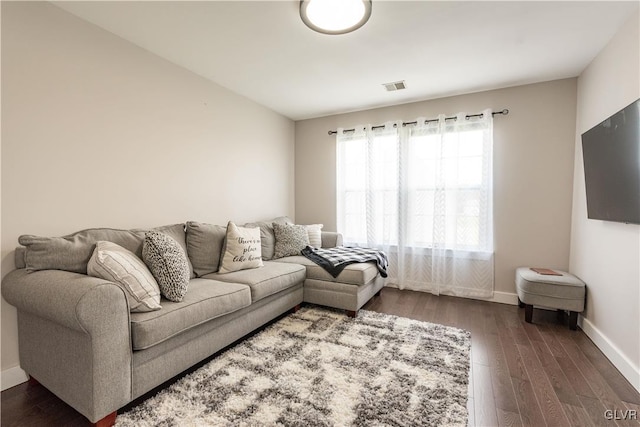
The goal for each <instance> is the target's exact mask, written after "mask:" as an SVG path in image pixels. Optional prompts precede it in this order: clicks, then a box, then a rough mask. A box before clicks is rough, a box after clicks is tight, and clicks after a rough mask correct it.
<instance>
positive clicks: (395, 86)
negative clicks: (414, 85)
mask: <svg viewBox="0 0 640 427" xmlns="http://www.w3.org/2000/svg"><path fill="white" fill-rule="evenodd" d="M382 86H384V88H385V89H386V90H387V92H393V91H394V90H401V89H406V88H407V86H406V85H405V84H404V80H400V81H399V82H392V83H384V84H383V85H382Z"/></svg>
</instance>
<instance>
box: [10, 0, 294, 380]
mask: <svg viewBox="0 0 640 427" xmlns="http://www.w3.org/2000/svg"><path fill="white" fill-rule="evenodd" d="M293 156H294V124H293V122H292V121H291V120H289V119H287V118H285V117H283V116H281V115H279V114H276V113H275V112H273V111H271V110H269V109H267V108H264V107H262V106H260V105H258V104H256V103H254V102H252V101H249V100H248V99H246V98H244V97H241V96H239V95H237V94H234V93H233V92H230V91H229V90H227V89H225V88H222V87H221V86H218V85H216V84H214V83H211V82H210V81H208V80H205V79H203V78H201V77H199V76H197V75H195V74H193V73H191V72H188V71H186V70H184V69H182V68H180V67H178V66H176V65H173V64H171V63H169V62H167V61H165V60H163V59H161V58H159V57H157V56H154V55H152V54H150V53H149V52H147V51H144V50H142V49H140V48H138V47H136V46H134V45H132V44H130V43H128V42H126V41H124V40H122V39H120V38H118V37H116V36H114V35H112V34H111V33H108V32H106V31H104V30H101V29H99V28H98V27H95V26H93V25H91V24H89V23H87V22H85V21H82V20H80V19H78V18H76V17H74V16H72V15H70V14H68V13H67V12H64V11H63V10H61V9H59V8H57V7H55V6H53V5H51V4H49V3H31V2H2V240H1V251H2V253H1V256H2V276H3V277H4V275H6V273H7V272H9V271H10V270H12V269H13V268H14V262H13V249H14V248H15V246H17V244H18V236H19V235H21V234H27V233H29V234H37V235H45V236H56V235H64V234H67V233H71V232H74V231H77V230H81V229H83V228H89V227H114V228H132V227H153V226H159V225H163V224H169V223H176V222H184V221H187V220H198V221H203V222H212V223H216V224H226V222H227V221H228V220H235V221H238V222H241V223H243V222H246V221H249V220H261V219H268V218H272V217H274V216H279V215H290V216H293V213H294V202H293V200H294V199H293V198H294V192H293V185H294V157H293ZM17 346H18V343H17V327H16V313H15V309H14V308H13V307H12V306H10V305H9V304H7V303H6V302H5V301H4V299H3V300H2V363H1V365H2V371H3V383H5V377H7V376H10V375H9V374H7V375H4V374H5V373H7V372H9V373H10V372H15V370H13V371H11V370H10V368H13V367H15V366H17V365H18V349H17Z"/></svg>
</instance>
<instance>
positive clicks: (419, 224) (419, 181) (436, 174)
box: [337, 116, 493, 252]
mask: <svg viewBox="0 0 640 427" xmlns="http://www.w3.org/2000/svg"><path fill="white" fill-rule="evenodd" d="M486 122H487V121H486V120H482V119H480V120H466V119H465V118H464V117H462V118H461V119H460V118H459V119H458V120H455V121H453V120H445V118H444V116H442V117H441V119H440V120H438V122H437V123H435V122H433V123H431V122H430V123H427V124H425V125H417V126H414V127H410V126H407V127H403V126H402V125H401V124H396V125H395V126H394V125H393V124H391V123H387V124H386V125H385V127H384V129H379V130H378V129H376V130H373V129H371V128H370V127H369V128H364V129H358V130H357V131H355V132H351V133H347V134H344V133H342V132H339V133H338V137H337V138H338V140H337V141H338V156H337V158H338V165H337V166H338V167H337V169H338V176H337V193H338V203H337V205H338V229H339V231H341V232H342V233H343V234H344V237H345V242H348V243H349V244H357V245H361V246H385V245H386V246H399V245H400V246H402V245H404V246H410V247H412V248H439V249H449V250H460V251H470V252H474V251H486V252H491V251H492V250H493V232H492V225H491V221H492V212H491V211H492V197H491V193H492V182H491V176H492V166H491V162H492V132H491V126H489V125H487V123H486Z"/></svg>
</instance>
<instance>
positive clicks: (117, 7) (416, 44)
mask: <svg viewBox="0 0 640 427" xmlns="http://www.w3.org/2000/svg"><path fill="white" fill-rule="evenodd" d="M54 4H56V5H58V6H59V7H61V8H63V9H65V10H67V11H69V12H71V13H73V14H75V15H77V16H79V17H81V18H83V19H85V20H87V21H89V22H92V23H94V24H96V25H98V26H100V27H102V28H104V29H106V30H108V31H110V32H112V33H114V34H116V35H118V36H120V37H122V38H124V39H126V40H129V41H130V42H132V43H134V44H136V45H138V46H141V47H142V48H144V49H147V50H149V51H150V52H153V53H155V54H157V55H159V56H161V57H163V58H165V59H167V60H169V61H171V62H173V63H175V64H178V65H180V66H182V67H184V68H186V69H188V70H191V71H193V72H194V73H196V74H199V75H201V76H203V77H205V78H207V79H210V80H212V81H214V82H216V83H218V84H220V85H222V86H224V87H226V88H228V89H231V90H232V91H234V92H236V93H239V94H242V95H244V96H246V97H247V98H250V99H252V100H254V101H256V102H258V103H260V104H262V105H265V106H267V107H269V108H271V109H273V110H275V111H277V112H279V113H281V114H283V115H285V116H287V117H289V118H291V119H294V120H300V119H306V118H312V117H320V116H326V115H330V114H335V113H342V112H347V111H355V110H362V109H368V108H373V107H381V106H387V105H395V104H402V103H406V102H411V101H418V100H425V99H433V98H440V97H443V96H450V95H456V94H462V93H470V92H477V91H483V90H489V89H496V88H501V87H508V86H515V85H521V84H527V83H535V82H541V81H548V80H555V79H560V78H566V77H574V76H577V75H579V74H580V72H581V71H582V70H583V69H584V68H585V67H586V66H587V65H588V64H589V62H590V61H591V60H592V59H593V58H594V57H595V56H596V54H597V53H598V52H599V51H600V50H601V49H602V48H603V47H604V46H605V45H606V43H607V42H608V41H609V40H610V39H611V37H613V35H614V34H615V33H616V31H617V30H618V29H619V28H620V27H621V26H622V24H623V23H624V22H625V21H626V20H627V19H629V18H630V17H631V15H632V14H633V12H634V11H635V10H637V9H638V2H637V1H628V2H612V1H602V2H594V1H587V2H582V1H569V2H556V1H548V2H537V1H533V2H484V1H470V2H457V1H445V2H434V1H380V0H373V12H372V15H371V19H370V20H369V22H368V23H367V24H366V25H365V26H364V27H363V28H361V29H359V30H357V31H355V32H353V33H349V34H344V35H337V36H336V35H333V36H330V35H323V34H318V33H315V32H313V31H311V30H310V29H309V28H307V27H306V26H305V25H304V24H303V23H302V21H301V20H300V17H299V13H298V8H299V2H298V1H291V0H286V1H254V2H248V1H196V2H186V1H177V2H151V1H137V2H117V1H114V2H109V1H107V2H94V1H86V2H85V1H81V2H56V3H54ZM397 80H406V84H407V89H406V90H402V91H397V92H386V91H385V90H384V88H383V86H382V83H387V82H392V81H397Z"/></svg>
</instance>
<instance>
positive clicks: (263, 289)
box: [203, 261, 305, 302]
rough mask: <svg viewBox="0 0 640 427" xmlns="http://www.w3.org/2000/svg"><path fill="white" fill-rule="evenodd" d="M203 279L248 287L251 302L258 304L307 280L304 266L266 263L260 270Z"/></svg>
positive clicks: (216, 274) (210, 276)
mask: <svg viewBox="0 0 640 427" xmlns="http://www.w3.org/2000/svg"><path fill="white" fill-rule="evenodd" d="M203 278H204V279H213V280H218V281H221V282H229V283H242V284H244V285H247V286H249V287H250V288H251V301H252V302H256V301H259V300H261V299H262V298H265V297H268V296H269V295H273V294H275V293H278V292H280V291H282V290H284V289H288V288H290V287H292V286H294V285H296V284H298V283H302V282H303V281H304V278H305V268H304V267H303V266H302V265H296V264H286V263H281V262H275V261H265V262H264V266H262V267H260V268H253V269H250V270H240V271H234V272H232V273H225V274H220V273H211V274H207V275H206V276H203Z"/></svg>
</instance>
